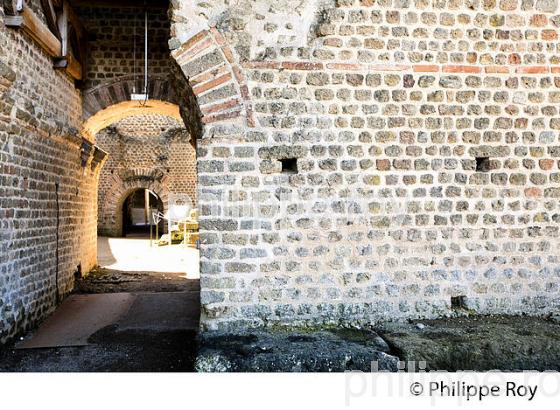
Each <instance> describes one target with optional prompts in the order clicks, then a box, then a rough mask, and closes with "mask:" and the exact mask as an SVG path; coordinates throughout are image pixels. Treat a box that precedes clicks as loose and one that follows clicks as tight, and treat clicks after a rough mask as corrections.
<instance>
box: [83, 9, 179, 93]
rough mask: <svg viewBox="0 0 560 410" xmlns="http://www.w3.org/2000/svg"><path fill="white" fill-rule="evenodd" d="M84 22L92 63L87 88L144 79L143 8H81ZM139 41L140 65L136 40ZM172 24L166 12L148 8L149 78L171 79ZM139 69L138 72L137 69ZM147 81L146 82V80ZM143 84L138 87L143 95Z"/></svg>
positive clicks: (89, 66) (86, 80) (89, 68)
mask: <svg viewBox="0 0 560 410" xmlns="http://www.w3.org/2000/svg"><path fill="white" fill-rule="evenodd" d="M76 11H77V13H78V14H79V16H80V20H81V21H82V23H83V24H84V26H85V28H86V30H87V32H88V47H89V49H88V57H89V58H88V63H87V70H86V79H85V84H84V88H85V89H89V88H92V87H95V86H98V85H99V84H102V83H103V82H105V81H108V80H114V79H116V78H119V77H125V76H131V75H134V73H135V70H136V74H137V75H138V76H140V77H142V78H143V75H144V10H143V7H141V6H140V7H135V8H131V7H128V8H127V7H93V6H92V7H80V8H78V9H77V10H76ZM135 38H136V61H135V58H134V40H135ZM168 39H169V21H168V18H167V10H166V9H165V8H148V57H149V64H148V74H149V75H150V76H151V77H152V76H160V75H165V76H167V75H168V70H169V64H170V59H169V49H168V48H167V41H168ZM135 65H136V68H135ZM142 81H143V80H142ZM142 81H140V83H142ZM141 85H142V84H138V85H137V87H138V89H137V92H138V93H140V92H141V91H142V90H141V89H140V87H141Z"/></svg>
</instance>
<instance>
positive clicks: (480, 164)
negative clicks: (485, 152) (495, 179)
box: [476, 157, 490, 172]
mask: <svg viewBox="0 0 560 410" xmlns="http://www.w3.org/2000/svg"><path fill="white" fill-rule="evenodd" d="M488 171H490V158H488V157H476V172H488Z"/></svg>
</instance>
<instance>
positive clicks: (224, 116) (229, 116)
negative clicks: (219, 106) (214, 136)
mask: <svg viewBox="0 0 560 410" xmlns="http://www.w3.org/2000/svg"><path fill="white" fill-rule="evenodd" d="M241 111H242V110H237V111H232V112H228V113H223V114H216V115H211V116H208V117H203V118H202V122H203V123H204V124H211V123H214V122H219V121H224V120H231V119H233V118H238V117H240V116H241Z"/></svg>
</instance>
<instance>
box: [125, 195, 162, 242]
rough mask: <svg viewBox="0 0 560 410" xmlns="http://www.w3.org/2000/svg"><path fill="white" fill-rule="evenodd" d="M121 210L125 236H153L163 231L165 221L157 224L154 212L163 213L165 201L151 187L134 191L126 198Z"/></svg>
mask: <svg viewBox="0 0 560 410" xmlns="http://www.w3.org/2000/svg"><path fill="white" fill-rule="evenodd" d="M121 211H122V221H123V224H122V236H123V238H148V237H150V238H151V237H154V236H155V235H156V232H163V228H164V223H163V221H159V223H157V224H156V222H155V220H154V218H153V214H154V212H159V213H163V201H162V200H161V198H160V197H159V196H158V195H157V194H155V193H154V192H152V191H150V190H149V189H140V188H139V189H136V190H134V191H132V192H131V193H130V194H129V195H128V196H127V197H126V198H125V200H124V202H123V205H122V210H121ZM156 225H157V226H156ZM156 228H157V229H156Z"/></svg>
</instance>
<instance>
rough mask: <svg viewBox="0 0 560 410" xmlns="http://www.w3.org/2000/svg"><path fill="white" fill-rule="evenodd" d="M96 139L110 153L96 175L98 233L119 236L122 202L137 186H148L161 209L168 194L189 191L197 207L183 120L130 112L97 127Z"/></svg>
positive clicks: (192, 153) (191, 157) (193, 155)
mask: <svg viewBox="0 0 560 410" xmlns="http://www.w3.org/2000/svg"><path fill="white" fill-rule="evenodd" d="M96 142H97V144H98V145H99V146H100V147H101V148H102V149H103V150H104V151H106V152H107V153H108V154H109V158H108V160H107V162H106V163H105V165H104V166H103V169H102V170H101V176H100V180H99V199H98V204H99V205H98V209H99V211H98V233H99V235H103V236H117V237H120V236H122V205H123V203H124V201H125V200H126V198H127V196H128V195H130V194H131V192H132V191H133V190H135V189H138V188H147V189H152V190H153V191H154V192H155V193H156V194H157V195H158V196H159V197H160V199H161V200H162V201H163V204H164V209H165V210H167V206H168V204H167V199H168V196H169V194H187V195H189V197H190V198H191V199H192V201H193V205H194V206H195V207H196V194H197V193H196V153H195V150H194V148H193V146H192V144H191V141H190V136H189V134H188V133H187V132H186V131H185V129H184V125H183V124H181V123H179V122H178V121H176V120H174V119H172V118H169V117H165V116H160V115H139V116H133V117H129V118H127V119H125V120H122V121H120V122H119V123H117V124H115V125H114V126H112V127H108V128H106V129H104V130H102V131H101V132H99V133H98V134H97V136H96Z"/></svg>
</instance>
